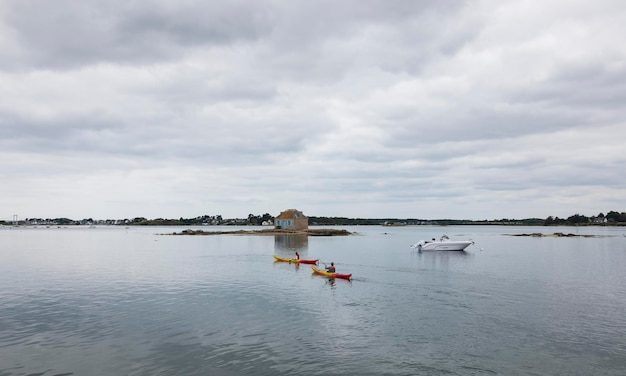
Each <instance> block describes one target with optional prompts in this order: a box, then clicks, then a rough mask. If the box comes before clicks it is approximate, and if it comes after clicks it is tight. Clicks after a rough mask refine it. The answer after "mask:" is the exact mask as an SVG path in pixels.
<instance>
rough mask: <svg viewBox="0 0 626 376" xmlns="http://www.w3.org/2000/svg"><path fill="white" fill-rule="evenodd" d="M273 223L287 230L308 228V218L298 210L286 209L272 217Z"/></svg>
mask: <svg viewBox="0 0 626 376" xmlns="http://www.w3.org/2000/svg"><path fill="white" fill-rule="evenodd" d="M274 225H275V226H276V227H280V228H284V229H289V230H306V229H308V228H309V218H307V217H306V216H305V215H304V214H302V212H301V211H299V210H296V209H287V210H285V211H284V212H282V213H280V214H279V215H278V217H276V218H274Z"/></svg>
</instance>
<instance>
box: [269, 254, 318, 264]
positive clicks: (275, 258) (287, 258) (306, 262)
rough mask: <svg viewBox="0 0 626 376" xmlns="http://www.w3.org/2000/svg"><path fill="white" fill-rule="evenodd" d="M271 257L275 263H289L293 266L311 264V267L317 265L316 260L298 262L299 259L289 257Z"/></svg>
mask: <svg viewBox="0 0 626 376" xmlns="http://www.w3.org/2000/svg"><path fill="white" fill-rule="evenodd" d="M272 256H274V260H276V261H280V262H290V263H293V264H312V265H317V261H318V260H299V259H295V258H290V257H280V256H276V255H272Z"/></svg>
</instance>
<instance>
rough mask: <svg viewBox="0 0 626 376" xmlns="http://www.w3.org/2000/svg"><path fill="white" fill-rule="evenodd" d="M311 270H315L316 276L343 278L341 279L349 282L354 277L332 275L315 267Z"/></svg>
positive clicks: (339, 274) (350, 275)
mask: <svg viewBox="0 0 626 376" xmlns="http://www.w3.org/2000/svg"><path fill="white" fill-rule="evenodd" d="M311 269H312V270H313V273H315V274H319V275H323V276H325V277H330V278H341V279H347V280H348V281H349V280H350V278H351V277H352V274H341V273H331V272H329V271H326V270H323V269H318V268H316V267H315V266H311Z"/></svg>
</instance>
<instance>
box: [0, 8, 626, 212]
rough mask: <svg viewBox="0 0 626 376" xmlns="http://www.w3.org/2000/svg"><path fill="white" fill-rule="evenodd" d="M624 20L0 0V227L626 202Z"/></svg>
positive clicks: (616, 15) (608, 15)
mask: <svg viewBox="0 0 626 376" xmlns="http://www.w3.org/2000/svg"><path fill="white" fill-rule="evenodd" d="M625 13H626V7H625V6H624V5H622V3H621V2H619V1H605V2H602V3H601V4H591V3H587V2H583V1H575V2H571V1H569V2H564V1H550V2H547V3H541V4H538V3H537V4H534V3H529V2H525V1H511V2H506V3H502V2H496V1H479V2H471V3H468V2H460V1H423V2H414V1H397V2H393V4H390V3H388V2H383V1H348V2H341V3H337V2H329V1H322V2H316V3H311V4H302V3H291V2H281V1H271V0H267V1H244V0H239V1H232V2H228V3H227V4H221V3H219V4H218V3H211V2H209V3H207V2H200V1H190V0H186V1H180V2H169V1H139V2H131V3H128V2H121V1H108V2H96V1H81V2H78V3H77V2H74V1H64V0H62V1H57V2H36V1H17V0H9V1H5V2H3V3H2V5H0V83H1V85H0V96H1V97H2V100H1V101H0V129H1V131H2V137H1V138H0V147H1V151H0V160H2V162H0V167H1V169H0V175H1V177H2V178H3V180H5V181H10V182H11V184H7V185H3V186H2V188H0V197H3V199H2V200H3V201H1V202H2V206H3V207H5V208H6V210H9V211H10V212H9V213H8V214H6V215H0V218H2V217H7V216H9V217H10V216H12V214H14V213H24V214H25V213H29V214H28V215H29V216H68V217H94V218H96V217H131V216H138V215H141V216H146V217H175V218H177V217H180V216H185V217H186V216H195V215H200V214H222V215H224V216H227V217H228V216H247V214H249V213H265V212H271V213H274V212H276V213H278V212H280V211H281V210H283V209H285V208H288V207H296V208H299V209H301V210H304V211H305V213H307V214H309V215H340V216H355V217H356V216H359V217H420V218H442V217H447V218H469V219H472V218H475V219H484V218H490V217H491V218H498V217H522V216H539V217H545V216H548V215H558V216H568V215H571V214H572V213H574V212H583V211H584V210H589V212H584V213H583V214H586V215H594V214H597V212H600V211H602V212H606V211H609V210H626V209H624V208H621V207H620V205H623V200H622V199H621V198H623V197H624V194H625V193H626V192H624V188H623V187H624V186H626V184H625V183H626V181H624V179H625V178H624V177H622V175H623V174H619V173H616V171H619V169H620V166H622V165H623V164H624V157H623V156H622V155H623V152H622V148H623V143H624V140H625V139H626V127H625V124H624V121H623V119H624V118H625V116H624V115H625V114H624V109H623V106H622V103H624V102H625V101H626V85H625V84H624V82H626V80H625V79H626V65H625V61H626V48H625V47H623V46H622V43H621V41H620V39H619V38H620V36H621V35H623V34H624V32H626V30H625V29H626V26H624V25H623V22H621V20H623V19H624V16H626V14H625ZM50 197H56V198H57V199H56V200H50Z"/></svg>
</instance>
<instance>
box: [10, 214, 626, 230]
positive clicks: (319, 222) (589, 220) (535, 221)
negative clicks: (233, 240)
mask: <svg viewBox="0 0 626 376" xmlns="http://www.w3.org/2000/svg"><path fill="white" fill-rule="evenodd" d="M273 222H274V216H273V215H271V214H269V213H265V214H263V215H254V214H249V215H248V217H247V218H223V217H222V216H221V215H200V216H197V217H194V218H182V217H181V218H179V219H164V218H156V219H147V218H145V217H135V218H125V219H93V218H84V219H81V220H74V219H70V218H26V219H19V220H18V216H17V215H14V218H13V220H0V226H2V225H5V226H58V225H60V226H66V225H89V226H91V225H107V226H268V227H269V226H271V227H273ZM308 222H309V226H459V225H464V226H467V225H476V226H481V225H490V226H554V227H557V226H626V212H617V211H609V212H607V214H606V215H605V214H604V213H599V214H597V215H595V216H590V217H588V216H585V215H580V214H574V215H571V216H569V217H567V218H559V217H553V216H549V217H547V218H545V219H541V218H526V219H512V218H502V219H491V220H488V219H484V220H470V219H416V218H407V219H399V218H348V217H315V216H309V217H308Z"/></svg>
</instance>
